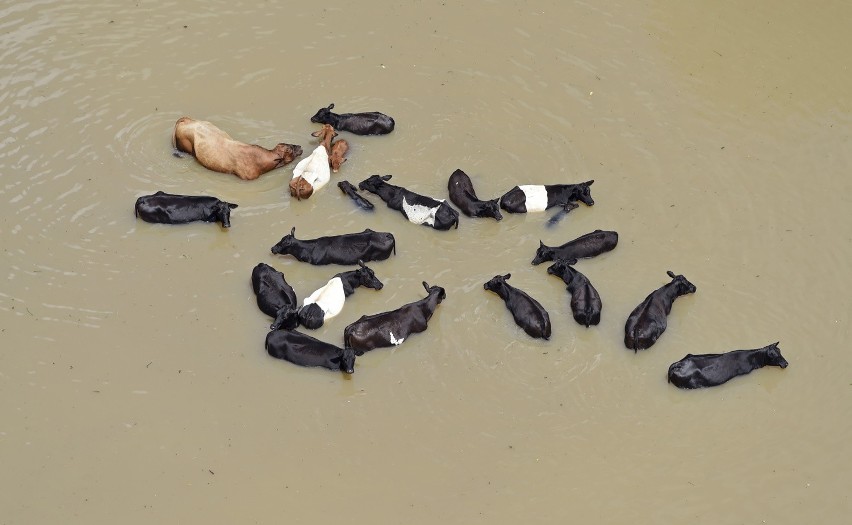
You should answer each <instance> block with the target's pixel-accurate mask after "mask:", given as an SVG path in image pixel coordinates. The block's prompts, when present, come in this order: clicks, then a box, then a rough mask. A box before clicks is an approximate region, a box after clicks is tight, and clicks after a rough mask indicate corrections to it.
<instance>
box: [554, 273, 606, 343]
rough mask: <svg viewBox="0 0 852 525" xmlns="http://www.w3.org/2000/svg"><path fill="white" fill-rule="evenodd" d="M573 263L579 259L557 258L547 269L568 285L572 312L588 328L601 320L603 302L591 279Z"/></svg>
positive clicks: (575, 318)
mask: <svg viewBox="0 0 852 525" xmlns="http://www.w3.org/2000/svg"><path fill="white" fill-rule="evenodd" d="M572 264H577V259H570V260H565V259H557V260H556V262H555V263H554V264H552V265H551V266H550V267H549V268H548V269H547V273H549V274H550V275H555V276H557V277H560V278H561V279H562V281H563V282H564V283H565V284H566V285H567V286H566V288H567V290H568V293H569V294H571V314H572V316H573V317H574V320H575V321H577V323H579V324H581V325H583V326H585V327H586V328H588V327H589V326H592V325H597V324H598V323H600V322H601V309H602V308H603V303H602V302H601V296H600V294H599V293H598V291H597V290H596V289H595V287H594V286H592V283H591V282H589V279H588V278H587V277H586V276H585V275H583V274H582V273H580V272H578V271H577V270H576V269H574V268H573V267H572V266H571V265H572Z"/></svg>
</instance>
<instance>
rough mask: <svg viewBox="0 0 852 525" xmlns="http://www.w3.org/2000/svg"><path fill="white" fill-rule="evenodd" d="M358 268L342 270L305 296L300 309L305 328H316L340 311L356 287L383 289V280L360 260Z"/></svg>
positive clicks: (301, 320)
mask: <svg viewBox="0 0 852 525" xmlns="http://www.w3.org/2000/svg"><path fill="white" fill-rule="evenodd" d="M358 266H359V268H358V269H357V270H350V271H348V272H341V273H338V274H337V275H335V276H334V277H332V278H331V279H329V280H328V282H327V283H326V284H325V285H324V286H322V287H321V288H320V289H318V290H317V291H315V292H314V293H312V294H311V295H309V296H308V297H306V298H305V302H304V304H303V305H302V307H301V308H300V309H299V323H300V324H301V325H302V326H304V327H305V328H310V329H312V330H315V329H317V328H319V327H320V326H322V325H323V323H325V321H326V320H328V319H331V318H332V317H334V316H336V315H337V314H339V313H340V311H341V310H342V309H343V303H344V301H346V298H347V297H349V296H350V295H352V294H353V293H355V288H358V287H359V286H364V287H366V288H372V289H374V290H381V289H382V282H381V281H380V280H378V279H377V278H376V273H375V272H374V271H373V270H371V269H370V268H368V267H367V266H366V265H364V263H363V262H361V261H359V262H358Z"/></svg>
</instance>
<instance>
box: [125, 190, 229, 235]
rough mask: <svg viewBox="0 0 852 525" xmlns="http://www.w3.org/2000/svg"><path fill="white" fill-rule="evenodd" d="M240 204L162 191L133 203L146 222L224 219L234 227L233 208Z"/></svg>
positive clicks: (225, 226) (135, 210)
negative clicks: (232, 219) (232, 220)
mask: <svg viewBox="0 0 852 525" xmlns="http://www.w3.org/2000/svg"><path fill="white" fill-rule="evenodd" d="M236 207H237V205H236V204H233V203H230V202H225V201H222V200H219V199H217V198H216V197H207V196H203V195H172V194H171V193H164V192H162V191H158V192H157V193H155V194H153V195H143V196H142V197H139V198H138V199H136V204H135V205H134V206H133V210H134V213H135V214H136V216H137V217H139V218H140V219H142V220H143V221H145V222H155V223H161V224H185V223H188V222H195V221H204V222H221V223H222V227H223V228H230V227H231V210H233V209H234V208H236Z"/></svg>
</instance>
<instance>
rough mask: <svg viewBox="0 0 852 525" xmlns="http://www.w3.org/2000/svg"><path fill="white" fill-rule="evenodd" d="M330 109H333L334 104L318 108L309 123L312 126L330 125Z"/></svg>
mask: <svg viewBox="0 0 852 525" xmlns="http://www.w3.org/2000/svg"><path fill="white" fill-rule="evenodd" d="M332 109H334V103H331V104H329V105H328V107H327V108H320V110H319V111H317V112H316V114H315V115H314V116H313V117H311V122H313V123H314V124H331V120H332V119H331V116H332V113H331V110H332Z"/></svg>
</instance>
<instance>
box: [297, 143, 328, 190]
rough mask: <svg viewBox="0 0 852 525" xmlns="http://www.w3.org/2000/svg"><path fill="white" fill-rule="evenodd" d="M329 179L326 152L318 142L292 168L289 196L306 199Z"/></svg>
mask: <svg viewBox="0 0 852 525" xmlns="http://www.w3.org/2000/svg"><path fill="white" fill-rule="evenodd" d="M329 180H331V171H330V170H329V167H328V153H326V151H325V146H323V145H322V144H320V145H319V146H317V147H316V148H314V151H313V152H312V153H311V154H310V155H308V156H307V157H305V158H304V159H302V160H300V161H299V163H298V164H296V167H294V168H293V178H292V179H290V196H291V197H296V199H297V200H302V199H307V198H308V197H310V196H311V195H313V194H314V192H315V191H316V190H318V189H320V188H322V187H323V186H325V185H326V184H328V181H329Z"/></svg>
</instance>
